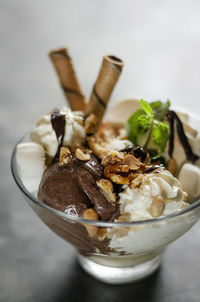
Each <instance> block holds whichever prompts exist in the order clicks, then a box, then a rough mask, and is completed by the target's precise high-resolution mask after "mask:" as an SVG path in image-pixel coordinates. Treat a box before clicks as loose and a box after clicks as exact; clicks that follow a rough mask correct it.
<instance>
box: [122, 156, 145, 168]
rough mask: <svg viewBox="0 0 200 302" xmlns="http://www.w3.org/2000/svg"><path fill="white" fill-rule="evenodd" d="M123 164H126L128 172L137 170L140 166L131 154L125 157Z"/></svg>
mask: <svg viewBox="0 0 200 302" xmlns="http://www.w3.org/2000/svg"><path fill="white" fill-rule="evenodd" d="M123 163H124V164H126V165H127V166H128V167H129V168H130V170H138V169H139V168H140V166H141V162H140V161H139V160H138V159H137V158H136V157H135V156H133V155H131V154H127V155H125V157H124V160H123Z"/></svg>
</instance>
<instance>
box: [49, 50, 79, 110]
mask: <svg viewBox="0 0 200 302" xmlns="http://www.w3.org/2000/svg"><path fill="white" fill-rule="evenodd" d="M49 57H50V59H51V61H52V63H53V65H54V67H55V69H56V72H57V74H58V77H59V80H60V84H61V86H62V88H63V90H64V93H65V96H66V98H67V100H68V102H69V105H70V107H71V109H72V110H84V109H85V98H84V95H83V93H82V91H81V88H80V85H79V82H78V79H77V77H76V73H75V70H74V67H73V64H72V60H71V58H70V56H69V54H68V50H67V49H66V48H60V49H58V50H52V51H50V52H49Z"/></svg>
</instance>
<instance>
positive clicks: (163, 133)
mask: <svg viewBox="0 0 200 302" xmlns="http://www.w3.org/2000/svg"><path fill="white" fill-rule="evenodd" d="M168 138H169V127H168V125H166V124H165V123H163V122H160V121H156V120H154V124H153V140H154V142H155V143H156V145H158V146H159V148H160V151H161V152H164V151H165V147H166V145H167V141H168Z"/></svg>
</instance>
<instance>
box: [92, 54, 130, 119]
mask: <svg viewBox="0 0 200 302" xmlns="http://www.w3.org/2000/svg"><path fill="white" fill-rule="evenodd" d="M123 65H124V64H123V61H122V60H120V59H119V58H117V57H115V56H104V57H103V62H102V65H101V69H100V72H99V75H98V78H97V80H96V83H95V84H94V87H93V90H92V93H91V95H90V100H89V102H88V104H87V108H86V113H87V114H89V113H94V114H95V115H96V116H97V118H98V120H99V121H101V120H102V118H103V115H104V112H105V110H106V107H107V104H108V101H109V99H110V96H111V93H112V91H113V89H114V87H115V84H116V82H117V80H118V78H119V75H120V73H121V71H122V67H123Z"/></svg>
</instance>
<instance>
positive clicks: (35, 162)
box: [16, 142, 45, 194]
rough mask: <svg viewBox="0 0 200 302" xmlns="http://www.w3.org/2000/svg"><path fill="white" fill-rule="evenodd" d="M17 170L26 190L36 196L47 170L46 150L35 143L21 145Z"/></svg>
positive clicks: (17, 155) (19, 146)
mask: <svg viewBox="0 0 200 302" xmlns="http://www.w3.org/2000/svg"><path fill="white" fill-rule="evenodd" d="M16 159H17V169H18V173H19V175H20V177H21V179H22V182H23V184H24V186H25V187H26V189H27V190H28V191H30V192H31V193H32V194H36V193H37V191H38V187H39V184H40V180H41V178H42V174H43V172H44V170H45V151H44V148H43V147H42V146H41V145H39V144H37V143H33V142H27V143H21V144H19V145H18V146H17V150H16Z"/></svg>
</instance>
